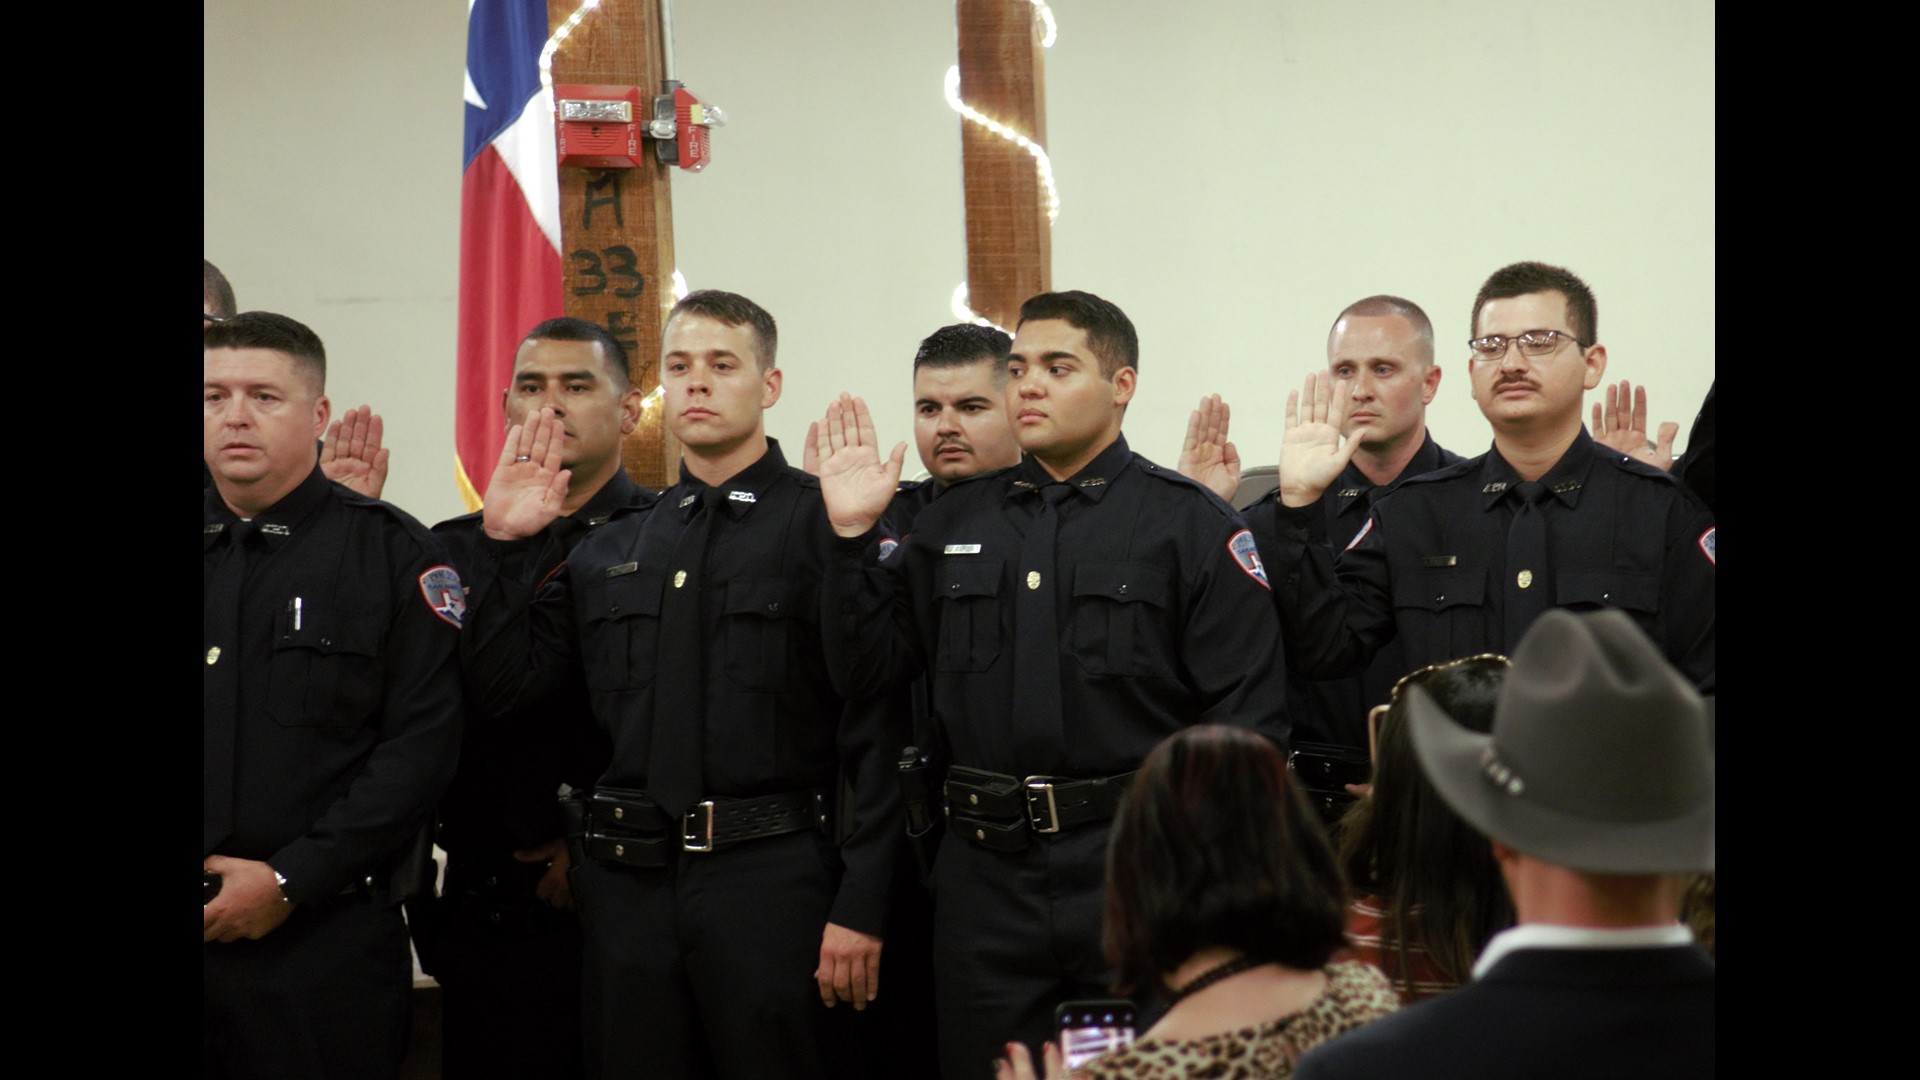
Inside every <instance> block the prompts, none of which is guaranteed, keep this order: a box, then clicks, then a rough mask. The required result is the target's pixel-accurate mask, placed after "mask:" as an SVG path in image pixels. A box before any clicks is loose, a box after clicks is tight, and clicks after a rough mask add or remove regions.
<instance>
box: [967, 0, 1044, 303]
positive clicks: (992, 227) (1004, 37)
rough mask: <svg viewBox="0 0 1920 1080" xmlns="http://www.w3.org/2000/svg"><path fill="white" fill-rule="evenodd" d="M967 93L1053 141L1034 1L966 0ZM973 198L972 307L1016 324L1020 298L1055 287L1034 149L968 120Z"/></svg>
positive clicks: (974, 102)
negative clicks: (1022, 147) (1049, 131)
mask: <svg viewBox="0 0 1920 1080" xmlns="http://www.w3.org/2000/svg"><path fill="white" fill-rule="evenodd" d="M958 16H959V23H960V98H961V100H962V101H965V102H966V103H967V104H969V105H971V106H973V107H974V108H976V109H978V110H980V112H981V113H982V114H984V115H986V116H988V117H990V118H992V119H994V120H996V121H998V122H1000V123H1002V124H1004V125H1006V126H1007V127H1010V128H1012V129H1013V130H1015V131H1018V132H1021V133H1022V134H1025V135H1026V136H1027V137H1028V138H1030V139H1032V140H1033V141H1034V142H1036V143H1039V144H1040V145H1041V146H1043V147H1044V146H1045V145H1046V143H1047V103H1046V93H1045V89H1046V87H1045V78H1044V65H1043V62H1042V58H1041V53H1042V51H1043V50H1042V49H1041V48H1040V30H1039V28H1038V26H1037V25H1036V23H1037V20H1036V19H1035V17H1034V7H1033V5H1031V4H1026V3H1010V2H1008V0H959V2H958ZM960 155H961V161H962V163H963V166H964V169H965V177H966V181H965V182H966V197H967V294H968V303H969V305H970V306H971V307H972V308H973V310H974V311H975V312H976V313H978V314H980V315H983V316H985V317H986V318H988V319H991V320H993V321H994V322H996V323H998V324H1000V325H1001V326H1004V327H1007V328H1009V329H1011V328H1012V327H1013V324H1014V320H1015V319H1017V318H1018V317H1019V314H1020V304H1021V303H1022V302H1023V301H1025V300H1026V299H1027V298H1028V297H1029V296H1032V295H1034V294H1035V293H1042V292H1047V291H1049V290H1051V289H1052V288H1053V227H1052V224H1051V223H1050V222H1049V221H1048V220H1047V192H1046V186H1045V185H1044V184H1043V183H1042V182H1041V180H1040V174H1039V171H1038V169H1037V168H1035V165H1034V159H1033V155H1031V154H1029V153H1027V151H1025V150H1023V149H1021V148H1020V147H1019V146H1017V145H1015V144H1014V143H1013V142H1012V141H1010V140H1008V139H1004V138H1002V137H1000V136H998V135H995V134H994V133H992V132H990V131H988V130H986V129H985V128H983V127H981V126H980V125H979V124H977V123H975V122H974V121H972V120H969V119H966V118H965V117H962V118H961V120H960Z"/></svg>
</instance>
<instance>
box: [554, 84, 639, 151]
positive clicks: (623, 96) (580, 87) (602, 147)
mask: <svg viewBox="0 0 1920 1080" xmlns="http://www.w3.org/2000/svg"><path fill="white" fill-rule="evenodd" d="M553 104H554V119H555V123H554V125H553V126H554V139H555V140H556V142H557V144H558V149H559V151H560V164H561V165H571V166H575V167H578V168H587V169H632V168H637V167H638V166H639V165H640V153H641V151H640V137H641V135H642V134H643V131H642V128H643V126H644V123H643V121H644V120H645V113H644V112H643V111H642V109H641V106H640V88H639V87H637V86H604V85H593V84H578V83H576V84H573V85H569V86H559V85H556V86H555V87H554V88H553Z"/></svg>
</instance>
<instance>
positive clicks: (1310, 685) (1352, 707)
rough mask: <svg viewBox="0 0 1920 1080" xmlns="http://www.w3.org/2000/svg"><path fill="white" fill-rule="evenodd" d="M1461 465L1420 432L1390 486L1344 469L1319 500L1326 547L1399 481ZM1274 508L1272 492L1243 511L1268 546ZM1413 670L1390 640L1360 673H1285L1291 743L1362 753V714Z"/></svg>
mask: <svg viewBox="0 0 1920 1080" xmlns="http://www.w3.org/2000/svg"><path fill="white" fill-rule="evenodd" d="M1462 460H1465V459H1463V458H1462V457H1461V456H1460V455H1459V454H1456V453H1454V452H1453V451H1451V450H1448V449H1446V448H1445V447H1443V446H1441V445H1440V444H1439V443H1437V442H1435V441H1434V439H1433V433H1432V432H1426V433H1424V435H1423V437H1422V439H1421V441H1420V448H1419V449H1418V450H1415V451H1414V453H1413V457H1412V458H1410V459H1408V461H1407V464H1406V467H1405V468H1403V469H1401V470H1400V475H1399V476H1397V477H1395V478H1394V480H1393V482H1392V483H1388V484H1380V485H1376V484H1374V482H1373V481H1372V480H1369V479H1367V474H1365V473H1363V472H1361V471H1360V467H1359V466H1358V465H1354V464H1351V463H1349V464H1348V465H1347V467H1346V468H1345V469H1344V470H1342V471H1341V473H1340V477H1339V479H1337V480H1335V481H1334V482H1333V484H1332V485H1330V486H1329V487H1328V488H1327V490H1326V491H1325V492H1324V493H1323V494H1322V495H1321V496H1320V505H1321V507H1322V508H1323V509H1325V511H1326V536H1327V543H1328V544H1329V545H1331V547H1332V549H1333V550H1334V551H1339V550H1340V549H1342V548H1344V547H1346V546H1347V545H1348V544H1349V543H1351V542H1352V541H1353V538H1354V537H1355V536H1357V535H1358V534H1359V532H1360V530H1361V528H1362V527H1363V526H1365V525H1366V523H1367V518H1368V517H1369V516H1370V515H1371V513H1372V510H1373V507H1374V504H1375V503H1377V502H1379V501H1380V500H1381V499H1383V498H1385V497H1386V496H1387V494H1388V493H1389V492H1391V491H1393V490H1394V489H1395V488H1396V487H1398V486H1399V484H1400V482H1401V481H1403V480H1409V479H1411V478H1413V477H1415V476H1421V475H1424V474H1426V473H1430V472H1433V471H1434V470H1435V469H1441V468H1445V467H1446V466H1448V465H1452V464H1454V463H1456V462H1459V461H1462ZM1280 505H1281V504H1280V492H1279V490H1278V489H1275V490H1274V491H1271V492H1269V493H1267V494H1266V495H1265V496H1263V497H1262V498H1261V499H1260V501H1259V502H1257V503H1255V504H1253V505H1252V506H1249V507H1248V508H1247V509H1246V510H1245V511H1244V514H1245V515H1246V519H1247V524H1248V525H1249V526H1251V527H1252V528H1253V533H1254V536H1255V537H1256V538H1258V539H1260V540H1261V541H1263V542H1266V543H1271V542H1272V539H1271V538H1272V537H1273V535H1274V531H1275V526H1274V521H1273V517H1274V514H1275V512H1276V510H1277V509H1278V508H1279V507H1280ZM1261 551H1262V554H1265V553H1266V549H1265V548H1262V549H1261ZM1274 602H1275V603H1279V604H1286V603H1290V602H1291V598H1290V597H1289V595H1288V594H1287V593H1286V592H1285V591H1275V593H1274ZM1415 666H1417V665H1412V664H1408V663H1407V661H1406V650H1405V647H1404V646H1403V645H1402V644H1401V643H1400V642H1399V641H1398V640H1394V641H1388V642H1386V643H1385V644H1383V645H1382V646H1381V647H1380V650H1379V652H1377V653H1375V654H1374V657H1373V659H1372V660H1371V661H1370V662H1369V663H1368V664H1367V668H1366V671H1365V672H1363V673H1361V674H1359V675H1348V676H1344V677H1341V678H1335V679H1310V678H1308V677H1306V676H1304V675H1301V674H1300V673H1299V672H1297V671H1289V672H1288V677H1287V711H1288V712H1289V713H1290V714H1291V715H1292V718H1293V737H1294V741H1295V742H1296V743H1301V742H1322V743H1337V744H1339V745H1342V746H1350V747H1356V748H1364V747H1365V746H1366V745H1367V725H1366V716H1367V710H1369V709H1371V708H1372V707H1373V706H1375V705H1378V704H1381V703H1382V702H1384V701H1386V700H1387V695H1388V694H1389V693H1390V692H1391V691H1392V690H1393V684H1394V683H1395V682H1396V681H1398V680H1399V678H1400V676H1402V675H1405V674H1406V673H1407V672H1408V671H1411V670H1412V669H1413V668H1414V667H1415Z"/></svg>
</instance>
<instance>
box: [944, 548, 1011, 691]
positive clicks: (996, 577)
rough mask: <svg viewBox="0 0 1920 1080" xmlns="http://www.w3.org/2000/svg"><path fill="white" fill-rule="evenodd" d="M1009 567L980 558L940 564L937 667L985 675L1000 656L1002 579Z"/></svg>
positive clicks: (947, 559)
mask: <svg viewBox="0 0 1920 1080" xmlns="http://www.w3.org/2000/svg"><path fill="white" fill-rule="evenodd" d="M1005 566H1006V564H1005V563H1003V562H1001V561H1000V560H998V559H982V558H980V557H978V556H973V555H969V556H964V557H949V558H945V559H942V560H940V564H939V566H937V567H936V568H935V570H934V575H933V596H934V600H935V602H936V606H937V607H938V608H939V611H940V615H939V618H940V638H939V641H938V642H937V643H936V644H935V648H934V667H935V668H936V669H937V670H940V671H985V670H987V669H988V668H990V667H992V666H993V662H994V660H995V659H997V658H998V657H999V656H1000V647H1001V628H1000V615H1001V611H1000V578H1001V572H1002V570H1003V569H1004V568H1005Z"/></svg>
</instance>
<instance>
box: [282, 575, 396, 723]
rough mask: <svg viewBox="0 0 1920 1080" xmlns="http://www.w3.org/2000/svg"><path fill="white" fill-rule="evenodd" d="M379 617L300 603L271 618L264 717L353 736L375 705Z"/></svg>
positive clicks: (381, 627)
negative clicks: (270, 640) (336, 730)
mask: <svg viewBox="0 0 1920 1080" xmlns="http://www.w3.org/2000/svg"><path fill="white" fill-rule="evenodd" d="M384 622H385V620H384V619H383V618H382V617H381V615H380V613H379V612H351V611H335V610H329V609H328V608H327V607H325V606H323V605H319V604H311V603H306V602H305V601H304V600H302V601H301V602H300V603H299V604H298V607H297V608H296V607H295V606H293V605H291V604H290V605H289V606H288V607H287V608H286V609H285V610H282V611H281V612H280V613H279V614H278V615H277V616H275V618H274V622H273V659H272V661H271V664H272V666H271V669H270V672H269V675H268V688H267V712H268V713H269V714H270V715H271V716H272V717H273V719H274V721H275V722H276V723H278V724H281V725H282V726H285V727H328V728H339V729H341V730H344V731H355V730H358V729H359V728H360V727H361V725H363V724H365V723H366V722H367V719H368V718H369V717H371V716H372V715H373V714H374V712H375V710H376V709H377V708H378V706H379V703H380V679H381V673H380V661H379V656H380V640H381V637H382V631H383V630H384V628H385V627H384Z"/></svg>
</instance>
